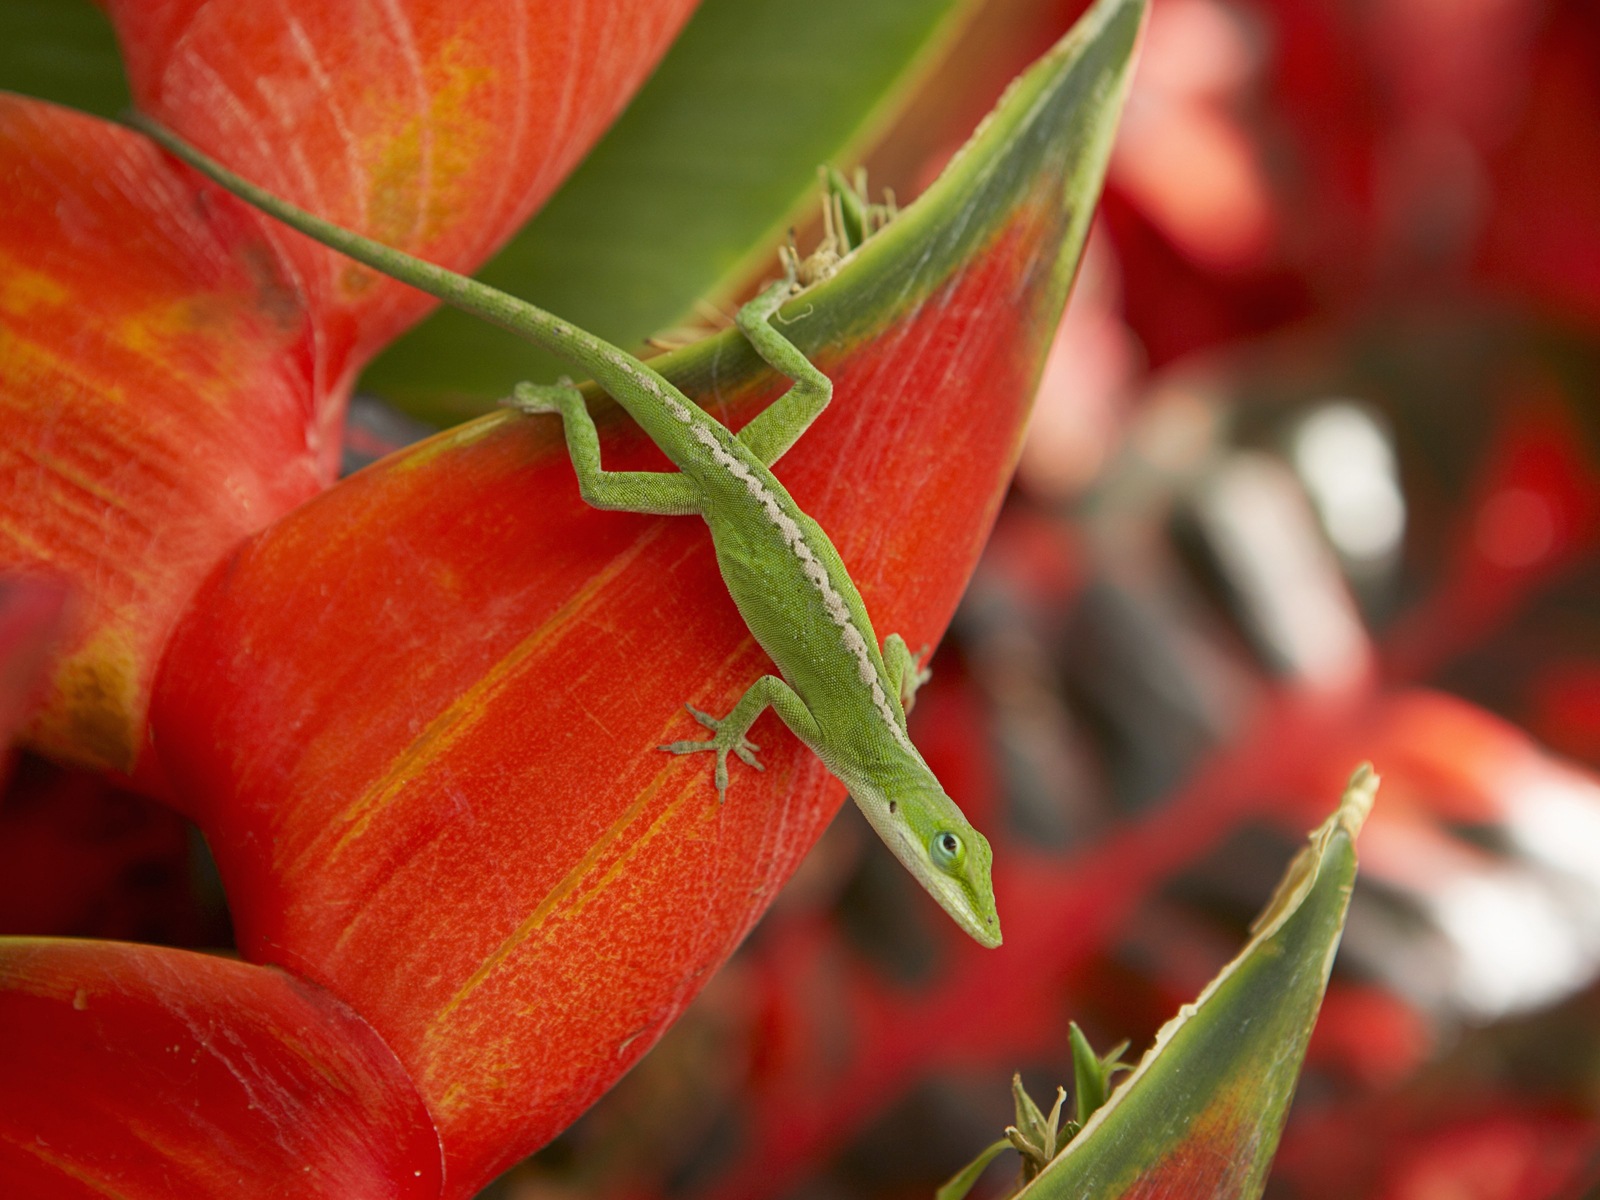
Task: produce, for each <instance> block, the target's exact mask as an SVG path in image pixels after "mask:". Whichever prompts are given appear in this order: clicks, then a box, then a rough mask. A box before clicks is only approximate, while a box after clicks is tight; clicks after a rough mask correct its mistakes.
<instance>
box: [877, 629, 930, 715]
mask: <svg viewBox="0 0 1600 1200" xmlns="http://www.w3.org/2000/svg"><path fill="white" fill-rule="evenodd" d="M927 653H928V647H927V646H924V647H923V648H922V651H921V653H920V654H912V653H911V647H910V646H908V645H906V640H905V638H903V637H901V636H900V635H899V634H898V633H891V634H890V635H889V636H888V637H886V638H884V639H883V665H884V668H885V669H886V670H887V671H888V672H889V682H890V683H891V684H893V685H894V689H895V691H896V692H898V693H899V695H900V707H901V709H902V710H903V711H905V712H910V711H911V706H912V705H913V704H914V703H916V699H917V692H918V691H919V690H920V689H921V687H922V685H923V684H925V683H927V682H928V680H930V679H932V678H933V672H932V671H931V670H929V669H928V668H927V667H923V666H919V665H918V663H919V661H920V660H921V659H922V658H923V657H924V656H925V655H926V654H927Z"/></svg>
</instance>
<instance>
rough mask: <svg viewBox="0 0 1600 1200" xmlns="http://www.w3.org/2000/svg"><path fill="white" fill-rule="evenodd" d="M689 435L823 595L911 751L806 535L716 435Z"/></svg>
mask: <svg viewBox="0 0 1600 1200" xmlns="http://www.w3.org/2000/svg"><path fill="white" fill-rule="evenodd" d="M666 399H667V403H668V404H669V405H670V406H671V407H672V410H673V415H674V416H677V417H678V419H679V420H681V421H687V420H688V419H689V414H688V413H687V412H685V413H684V414H683V415H682V416H679V415H678V409H679V408H681V407H682V406H681V405H678V404H674V402H673V401H672V399H671V398H670V397H669V398H666ZM692 434H693V437H694V440H695V441H697V442H699V443H700V444H701V445H702V446H704V447H705V448H706V449H707V450H708V451H709V452H710V454H711V457H712V459H713V460H714V461H715V462H716V463H717V465H718V466H720V467H722V468H723V469H724V470H725V471H727V472H728V474H730V475H732V476H733V477H734V478H735V479H737V480H738V481H739V482H740V483H742V484H744V487H745V491H747V492H749V493H750V496H751V498H752V499H754V500H755V502H756V503H757V504H758V505H759V506H760V507H761V510H762V511H763V512H764V513H765V514H766V516H767V520H768V521H770V522H771V523H772V524H773V525H774V526H775V527H776V528H777V530H778V533H779V535H780V536H781V537H782V538H783V541H784V544H785V545H787V546H788V547H789V550H790V552H791V553H793V554H794V556H795V558H797V559H798V560H799V561H800V569H801V571H802V572H804V574H805V577H806V578H807V579H809V580H810V581H811V584H812V586H813V587H815V588H816V589H817V591H818V593H819V594H820V595H821V596H822V607H823V608H824V609H825V610H826V611H827V614H828V619H829V620H831V621H832V622H833V623H834V624H835V625H837V626H838V627H839V638H840V640H841V641H842V642H843V643H844V648H845V650H847V651H848V652H849V654H850V657H851V658H853V659H854V660H855V664H856V674H857V675H858V676H859V677H860V680H861V682H862V684H864V685H865V686H866V687H867V689H868V691H870V692H871V694H872V706H873V707H874V708H876V709H877V710H878V715H879V716H881V717H882V718H883V723H884V724H885V725H886V726H888V728H889V732H890V734H892V735H893V736H894V739H895V740H896V741H897V742H899V743H900V745H901V746H903V747H904V748H905V749H907V750H911V749H912V747H911V739H910V738H908V737H906V735H905V731H904V730H902V729H901V728H900V723H899V722H898V721H896V720H895V716H894V708H893V707H892V706H891V705H890V704H889V697H888V696H887V695H885V694H884V690H883V684H882V682H881V681H880V680H879V679H878V672H877V670H876V668H874V667H873V665H872V654H871V652H870V651H869V650H868V648H867V639H866V638H864V637H862V636H861V631H860V630H859V629H857V628H856V627H855V623H854V622H853V621H852V620H851V619H850V606H849V605H848V604H846V603H845V599H844V597H843V596H841V595H840V594H839V590H838V589H837V588H835V587H834V586H833V580H831V579H829V578H828V569H827V567H826V566H824V565H823V564H822V563H821V562H820V561H818V559H817V556H816V555H815V554H813V553H812V552H811V547H810V546H808V545H806V539H805V534H804V533H802V532H801V530H800V526H799V525H798V524H797V523H796V522H795V520H794V518H793V517H791V516H790V515H789V514H788V513H786V512H784V511H783V508H782V506H781V505H779V503H778V498H777V497H776V496H774V495H773V494H772V493H771V492H770V491H768V490H767V487H766V484H764V483H763V482H762V481H761V480H760V479H759V478H757V477H756V475H755V473H754V472H752V471H751V470H750V468H749V467H747V466H745V464H744V463H742V462H740V461H739V460H738V459H737V458H735V457H734V456H733V455H732V454H730V453H728V450H727V448H726V447H724V446H723V445H722V443H721V442H719V441H717V435H716V434H714V433H713V432H711V430H709V429H707V428H706V427H705V426H704V425H696V426H695V428H694V429H693V430H692ZM912 752H913V753H915V751H912Z"/></svg>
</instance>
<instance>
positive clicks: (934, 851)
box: [928, 829, 967, 871]
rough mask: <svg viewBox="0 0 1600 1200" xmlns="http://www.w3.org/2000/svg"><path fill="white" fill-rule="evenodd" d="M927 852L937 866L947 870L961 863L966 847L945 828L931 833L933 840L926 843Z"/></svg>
mask: <svg viewBox="0 0 1600 1200" xmlns="http://www.w3.org/2000/svg"><path fill="white" fill-rule="evenodd" d="M928 854H929V855H930V856H931V857H932V859H933V861H934V863H935V864H936V865H937V866H940V867H943V868H944V869H945V870H947V871H949V870H953V869H955V868H956V867H959V866H960V865H961V860H962V859H963V858H965V857H966V854H967V848H966V846H964V845H962V842H961V839H960V838H958V837H957V836H956V835H955V834H953V833H951V832H950V831H949V830H948V829H946V830H944V831H943V832H942V833H936V834H934V835H933V840H932V841H930V842H929V843H928Z"/></svg>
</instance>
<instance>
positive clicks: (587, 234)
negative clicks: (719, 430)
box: [362, 0, 972, 422]
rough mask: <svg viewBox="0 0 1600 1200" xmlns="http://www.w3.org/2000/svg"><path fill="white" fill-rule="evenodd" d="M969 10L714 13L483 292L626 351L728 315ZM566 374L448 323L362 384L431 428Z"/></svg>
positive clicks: (440, 318)
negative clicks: (717, 308)
mask: <svg viewBox="0 0 1600 1200" xmlns="http://www.w3.org/2000/svg"><path fill="white" fill-rule="evenodd" d="M971 8H972V5H971V4H970V3H969V2H967V0H874V2H873V3H871V4H861V3H859V0H810V2H808V3H806V4H795V3H793V2H792V0H705V3H703V4H702V5H701V6H700V8H699V10H698V11H697V12H696V14H695V16H694V17H693V18H692V19H691V20H690V22H689V24H688V26H686V27H685V29H684V32H683V34H682V35H681V36H680V38H679V39H678V41H677V43H676V44H675V45H674V46H673V48H672V50H671V51H670V52H669V53H668V55H667V57H666V58H665V59H664V60H663V61H662V64H661V66H660V68H659V69H658V70H657V71H656V74H655V75H654V77H652V78H651V80H650V81H649V83H647V84H646V85H645V87H644V88H643V89H642V90H641V91H640V92H639V94H638V96H637V97H636V98H635V99H634V101H633V104H632V105H631V106H630V107H629V109H628V111H627V112H626V113H625V114H623V116H622V118H621V119H620V120H618V122H617V124H616V125H615V126H614V127H613V128H612V130H611V131H610V133H608V134H607V135H606V137H605V138H604V139H603V140H602V141H601V143H600V144H599V145H598V146H597V147H596V148H595V150H594V152H593V153H592V154H591V155H590V156H589V158H588V159H587V160H586V161H585V162H584V164H583V165H582V166H581V167H580V168H579V169H578V170H577V171H576V172H575V173H574V174H573V176H572V178H571V179H570V180H568V181H567V183H566V185H565V186H564V187H563V188H562V190H561V191H560V192H559V193H557V195H556V196H555V197H554V198H553V199H552V200H551V201H550V203H549V204H548V205H547V206H546V207H545V209H544V211H543V212H541V213H540V214H539V215H538V216H536V217H535V218H534V219H533V220H532V221H531V222H529V224H528V225H527V226H526V227H524V229H523V230H522V231H521V232H520V233H519V234H518V235H517V236H516V237H515V238H513V239H512V241H511V242H510V243H509V244H508V245H507V246H506V248H505V249H504V250H502V251H501V253H500V254H499V255H498V256H497V257H496V258H495V259H494V260H492V261H491V262H490V263H489V264H487V265H486V266H485V267H484V269H483V270H482V271H481V272H480V273H479V278H481V279H483V280H484V281H485V282H487V283H492V284H494V285H495V286H496V287H499V288H503V289H504V290H506V291H509V292H511V293H513V294H514V295H518V296H523V297H525V298H527V299H529V300H531V301H533V302H534V303H536V304H538V305H540V306H541V307H543V308H547V309H549V310H550V311H552V312H557V313H560V314H561V315H562V316H563V317H564V318H566V319H568V320H570V321H572V322H574V323H575V324H577V325H579V326H581V327H583V328H585V329H588V330H590V331H591V332H593V333H596V334H599V335H600V336H601V337H604V338H606V339H608V340H610V341H612V342H615V343H617V344H618V345H621V346H624V347H627V348H634V347H637V346H639V345H641V344H642V343H643V342H644V339H645V338H647V337H649V336H650V335H652V334H654V333H658V332H660V331H661V330H663V329H667V328H669V327H671V326H673V325H678V324H682V323H684V322H685V321H688V320H692V319H694V317H695V311H694V308H695V304H696V302H697V301H701V300H706V301H710V302H712V303H720V302H722V301H723V300H725V299H726V298H727V296H728V293H729V292H730V291H731V289H732V288H734V287H736V286H738V284H739V283H740V282H742V281H743V280H744V279H746V278H747V277H748V276H749V275H750V274H751V273H752V272H754V271H756V270H759V263H758V261H757V260H760V259H763V258H766V257H769V256H771V255H773V254H774V252H775V251H776V249H777V246H778V244H779V242H780V241H781V240H782V237H783V231H784V228H785V226H786V225H787V223H788V222H789V221H790V220H791V218H792V216H793V215H794V214H795V212H796V211H797V210H799V209H801V208H803V207H808V206H809V205H811V204H812V203H814V196H815V194H816V190H817V167H818V166H819V165H820V164H822V163H824V162H826V161H838V160H846V161H847V160H850V159H851V158H853V157H854V156H855V155H856V154H858V153H859V151H860V149H861V148H863V147H864V146H865V145H867V144H870V142H871V141H872V140H873V139H874V138H875V137H876V136H878V135H879V134H880V133H881V131H882V129H883V128H884V126H885V125H886V124H887V123H888V121H889V120H890V119H891V118H892V117H893V116H894V115H895V114H896V113H897V112H898V110H899V108H900V106H901V105H902V104H903V103H904V102H905V100H906V98H907V97H908V95H909V94H910V93H911V92H912V91H913V90H914V86H915V84H916V83H917V82H918V81H919V80H920V78H921V77H922V76H923V75H924V74H925V73H926V72H927V70H928V69H929V67H930V66H931V64H932V63H933V61H935V60H937V59H938V58H939V56H940V54H941V52H942V51H943V49H944V48H945V47H946V45H947V44H948V42H949V40H950V39H951V38H952V37H953V36H954V34H955V33H956V32H957V31H958V29H959V27H960V25H961V23H962V20H961V19H962V18H963V17H965V16H966V15H967V13H968V11H969V10H970V9H971ZM560 372H561V367H560V364H559V363H558V362H557V361H556V360H555V359H554V358H550V357H546V356H543V355H542V354H540V352H538V351H534V350H531V349H530V348H529V347H528V346H527V345H526V343H524V342H521V341H519V340H517V339H516V338H514V337H512V336H511V335H510V334H507V333H504V332H502V331H500V330H497V329H493V328H491V327H490V326H488V325H486V324H484V323H483V322H481V321H476V320H474V319H472V318H470V317H466V316H463V315H462V314H460V313H457V312H454V311H451V310H444V311H441V312H438V313H435V314H434V315H433V316H432V317H430V318H429V319H428V320H427V321H425V322H423V324H421V325H419V326H418V327H417V328H416V329H414V330H412V331H411V332H410V333H409V334H407V335H406V336H405V337H403V338H401V339H400V340H399V341H397V342H396V343H394V345H392V346H390V347H389V348H388V350H386V351H385V352H384V353H383V354H382V355H381V356H380V357H379V358H378V359H376V360H375V361H374V362H373V364H372V365H371V367H370V368H369V369H368V370H367V372H366V374H365V376H364V377H363V379H362V386H363V387H365V388H368V389H370V390H372V391H375V392H378V393H379V394H381V395H384V396H386V397H388V398H390V399H391V400H393V401H395V402H396V403H398V404H399V405H401V406H402V407H404V408H406V409H407V410H408V411H410V412H412V413H414V414H416V415H419V416H423V417H425V418H427V419H431V420H435V421H442V422H448V421H452V420H456V419H459V418H460V417H462V416H464V415H468V414H474V413H480V412H484V411H487V410H488V409H490V408H491V407H492V406H493V405H494V403H495V402H496V401H497V400H498V399H499V398H500V397H502V396H504V395H505V394H506V391H507V389H508V387H509V381H512V380H518V379H529V378H531V379H541V380H542V379H552V378H554V377H555V376H557V375H558V374H560Z"/></svg>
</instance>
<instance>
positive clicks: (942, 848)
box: [851, 774, 1000, 949]
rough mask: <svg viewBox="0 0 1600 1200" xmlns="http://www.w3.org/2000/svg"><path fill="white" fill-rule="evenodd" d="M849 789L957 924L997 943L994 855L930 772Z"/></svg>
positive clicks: (983, 940) (991, 944)
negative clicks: (992, 874)
mask: <svg viewBox="0 0 1600 1200" xmlns="http://www.w3.org/2000/svg"><path fill="white" fill-rule="evenodd" d="M851 795H852V796H853V797H854V798H855V801H856V804H857V805H859V806H860V808H861V811H862V812H863V813H864V814H865V815H866V818H867V820H868V822H869V823H871V825H872V827H873V829H875V830H876V831H877V833H878V836H879V837H881V838H882V839H883V840H884V843H885V844H886V845H887V846H888V847H889V849H890V850H891V851H893V853H894V856H895V857H896V858H898V859H899V860H900V861H901V863H902V864H904V866H905V868H906V869H907V870H908V871H910V872H911V874H912V875H914V876H915V877H916V880H917V882H918V883H920V884H921V885H922V886H923V887H924V888H925V889H926V890H927V892H928V894H929V895H930V896H932V897H933V898H934V899H935V900H936V901H938V902H939V906H940V907H941V908H943V909H944V910H945V912H947V913H949V914H950V916H951V917H952V918H954V920H955V922H956V924H957V925H959V926H961V928H962V929H964V930H966V931H967V933H969V934H970V935H972V937H973V939H974V940H976V941H977V942H979V943H980V944H982V945H984V946H987V947H989V948H990V949H993V948H994V947H996V946H998V945H999V944H1000V917H999V914H998V913H997V912H996V911H995V903H994V886H993V884H992V883H991V882H990V878H989V872H990V867H991V864H992V863H993V855H992V854H991V852H990V850H989V843H988V841H987V840H986V839H985V838H984V836H983V834H981V833H979V832H978V831H977V830H976V829H974V828H973V827H972V824H971V823H970V822H969V821H968V820H967V819H966V817H965V816H963V815H962V813H961V810H960V809H959V808H957V807H956V803H955V801H953V800H951V799H950V797H949V796H947V795H946V794H945V792H944V789H943V788H941V787H940V786H939V784H938V782H937V781H936V780H934V779H933V777H932V775H931V774H930V775H927V776H926V777H925V778H918V779H911V780H897V781H895V782H894V783H891V784H890V785H889V787H888V788H887V789H886V790H885V789H881V788H879V787H876V786H874V785H873V784H872V783H871V782H867V781H862V782H861V786H859V787H857V786H853V787H852V788H851Z"/></svg>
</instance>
